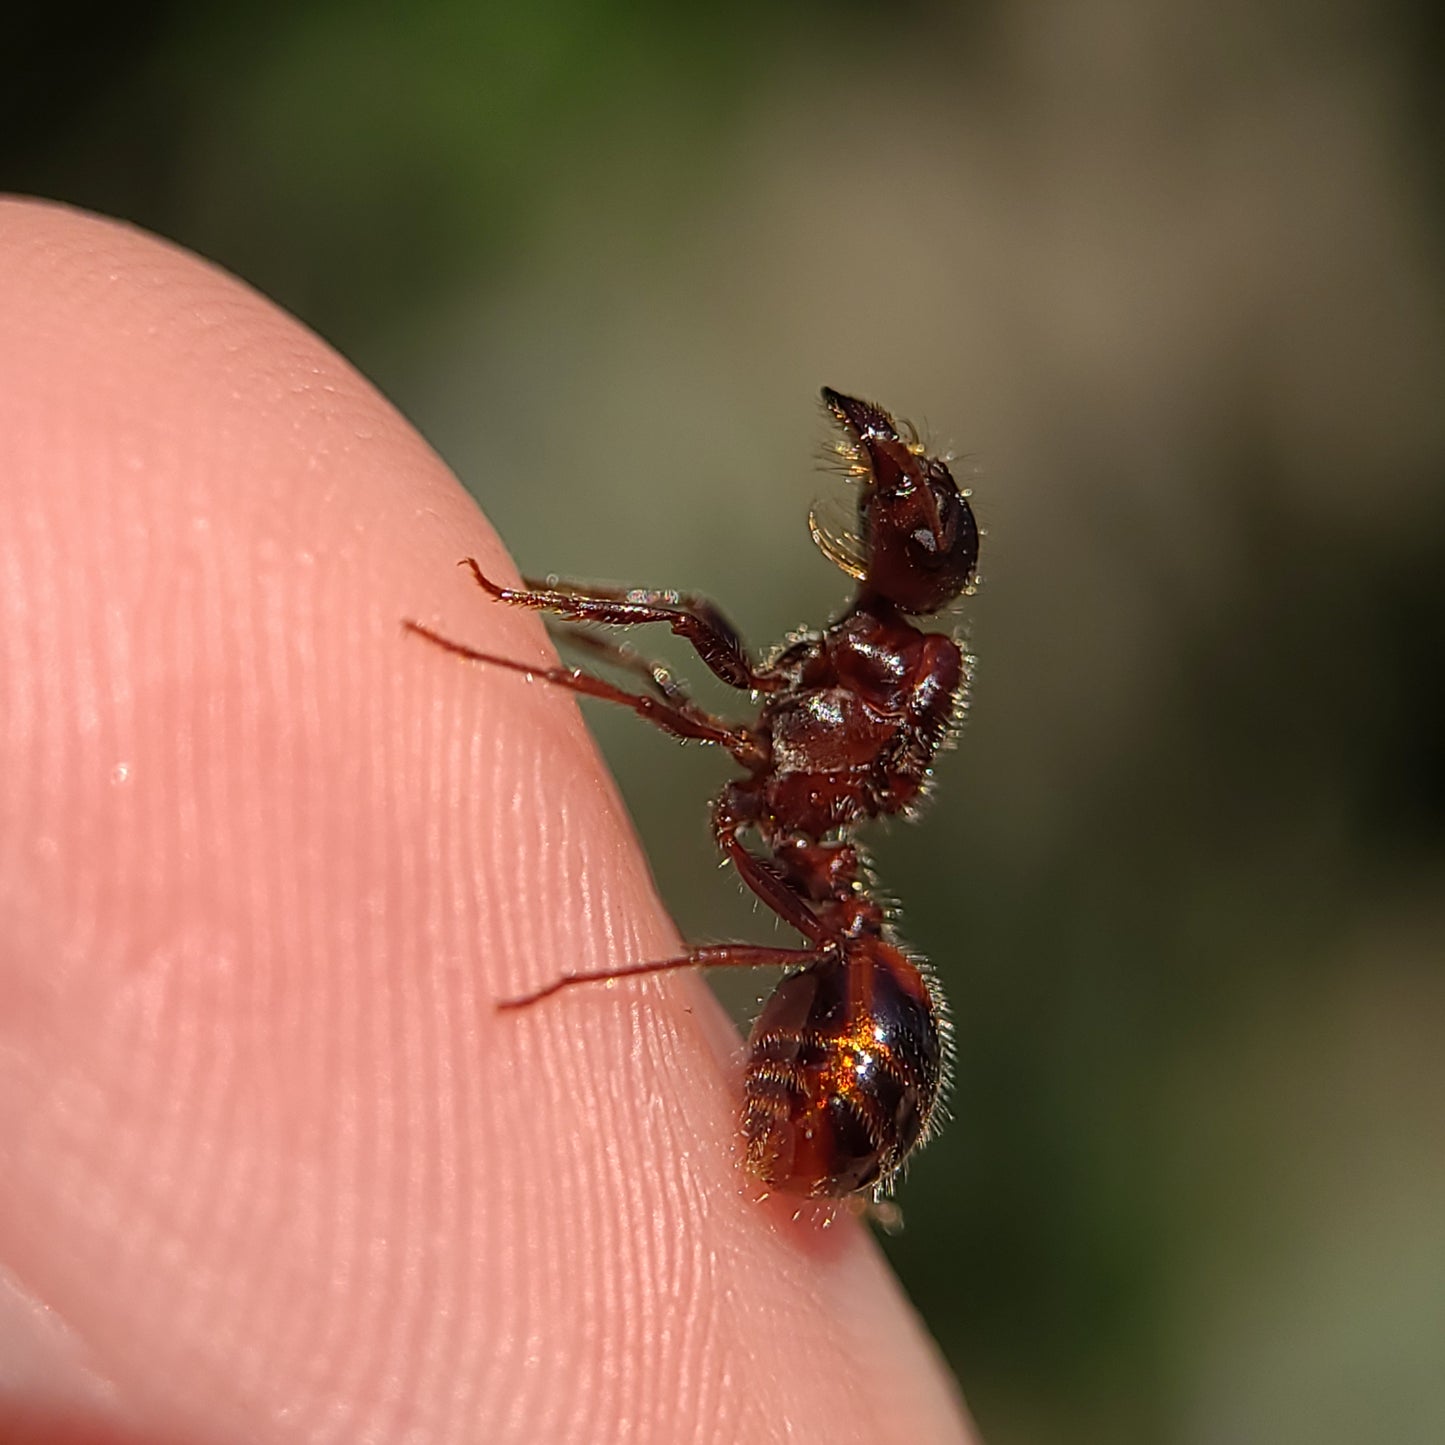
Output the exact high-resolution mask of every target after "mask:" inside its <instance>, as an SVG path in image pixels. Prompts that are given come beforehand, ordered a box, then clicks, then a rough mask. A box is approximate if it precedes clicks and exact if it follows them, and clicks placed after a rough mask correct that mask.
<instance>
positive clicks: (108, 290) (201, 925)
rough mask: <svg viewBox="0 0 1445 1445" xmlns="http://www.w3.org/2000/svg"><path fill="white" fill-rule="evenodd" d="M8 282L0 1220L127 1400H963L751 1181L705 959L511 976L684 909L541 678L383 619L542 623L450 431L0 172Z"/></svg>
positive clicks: (738, 1433) (463, 1405)
mask: <svg viewBox="0 0 1445 1445" xmlns="http://www.w3.org/2000/svg"><path fill="white" fill-rule="evenodd" d="M0 311H3V313H4V314H5V316H6V318H7V326H8V328H9V334H10V336H11V338H12V341H13V344H12V345H9V346H7V348H5V349H4V350H3V351H0V452H3V456H4V462H5V465H6V467H7V470H8V474H9V477H10V484H9V486H8V487H7V489H6V491H5V493H4V502H3V504H0V505H3V506H4V507H5V509H6V514H7V515H6V522H7V525H6V526H4V527H3V528H0V574H3V575H4V577H5V578H6V585H5V587H4V588H3V589H0V669H3V670H0V675H3V676H5V677H6V679H7V683H8V685H9V687H10V704H9V707H8V710H7V712H6V713H5V714H4V716H3V717H0V748H3V750H4V758H3V765H4V767H5V768H6V775H7V777H9V778H11V779H12V780H14V782H13V786H12V790H11V796H10V798H9V799H8V800H7V804H8V805H7V809H6V810H5V816H4V818H3V819H0V857H3V858H4V859H5V860H6V864H5V882H6V885H7V886H6V887H5V889H4V891H3V896H0V938H3V939H4V940H5V943H4V946H3V952H0V989H4V991H5V996H6V998H7V1000H8V1001H9V1002H10V1003H11V1004H13V1006H12V1007H7V1008H5V1009H0V1038H3V1042H4V1045H5V1047H4V1048H3V1049H0V1138H3V1139H4V1140H5V1141H7V1143H6V1148H7V1151H8V1158H9V1160H10V1161H11V1167H10V1173H9V1187H8V1188H7V1190H6V1191H5V1192H4V1193H3V1195H0V1249H3V1250H4V1252H5V1256H6V1258H7V1259H8V1260H10V1261H12V1262H13V1264H14V1266H15V1267H16V1268H17V1270H19V1271H20V1272H21V1274H22V1276H23V1278H24V1281H25V1284H26V1288H27V1289H28V1290H30V1291H31V1292H32V1293H33V1294H34V1296H35V1297H36V1298H39V1299H43V1300H44V1301H45V1302H46V1307H47V1308H48V1309H51V1310H53V1311H55V1312H56V1313H57V1315H58V1316H59V1317H62V1318H65V1319H68V1320H71V1321H73V1322H74V1323H75V1326H76V1328H77V1329H78V1330H79V1331H81V1332H82V1334H83V1336H84V1338H85V1340H86V1342H87V1348H88V1351H89V1352H90V1365H91V1366H93V1367H94V1368H98V1369H99V1370H101V1372H102V1373H103V1374H104V1375H105V1377H106V1378H107V1379H108V1380H109V1381H111V1382H112V1385H113V1387H114V1389H115V1391H116V1392H117V1395H118V1397H119V1398H121V1399H122V1400H123V1401H124V1402H125V1405H126V1408H127V1410H128V1411H130V1412H140V1415H141V1417H142V1418H145V1419H146V1420H148V1421H149V1422H151V1424H152V1426H153V1428H154V1431H155V1432H156V1433H157V1434H161V1435H163V1434H164V1433H165V1432H166V1431H172V1432H174V1431H179V1432H180V1433H181V1435H182V1437H184V1434H185V1432H186V1431H187V1430H198V1429H200V1428H202V1427H209V1426H210V1425H212V1424H214V1423H215V1422H217V1421H221V1422H223V1423H224V1426H225V1428H226V1429H227V1430H229V1431H230V1434H231V1436H232V1437H233V1438H246V1439H254V1440H263V1439H269V1438H279V1437H281V1436H283V1435H284V1436H285V1437H286V1438H306V1437H307V1436H308V1434H317V1433H320V1432H321V1431H322V1430H323V1428H329V1429H331V1430H332V1431H333V1433H335V1431H336V1430H340V1431H341V1432H342V1433H344V1434H350V1435H351V1436H353V1437H354V1438H361V1437H363V1436H366V1435H373V1436H375V1437H376V1438H401V1437H402V1436H403V1435H406V1434H410V1435H411V1436H412V1437H413V1438H417V1439H427V1440H437V1441H443V1440H453V1439H455V1440H459V1441H460V1440H469V1439H475V1438H477V1436H478V1433H479V1432H482V1433H485V1435H486V1438H489V1439H496V1440H506V1439H518V1440H521V1439H555V1440H559V1441H560V1440H569V1439H575V1440H589V1439H595V1438H598V1433H599V1432H601V1434H602V1435H603V1436H604V1437H605V1436H606V1433H607V1431H608V1430H609V1429H611V1428H612V1425H613V1424H614V1423H615V1424H617V1425H618V1427H619V1428H620V1427H621V1425H622V1424H623V1423H624V1422H631V1423H630V1425H629V1428H633V1430H634V1435H635V1438H638V1439H653V1440H658V1441H664V1440H666V1441H671V1440H676V1439H678V1438H680V1437H679V1435H678V1433H677V1431H678V1422H679V1421H685V1422H687V1423H688V1424H689V1425H691V1424H692V1423H693V1422H697V1430H696V1431H695V1432H694V1433H695V1434H696V1437H697V1438H699V1439H717V1440H731V1439H742V1438H747V1439H758V1440H767V1439H781V1438H787V1436H788V1434H789V1432H791V1433H792V1434H794V1435H796V1434H803V1435H804V1436H809V1435H819V1434H821V1435H825V1436H827V1437H828V1438H835V1439H839V1440H846V1439H852V1438H857V1439H864V1438H867V1439H873V1440H880V1439H888V1438H897V1439H940V1440H943V1439H953V1438H962V1435H961V1431H962V1429H963V1427H962V1425H961V1424H960V1423H959V1419H960V1417H959V1415H958V1413H957V1406H956V1402H955V1400H954V1397H953V1394H952V1390H951V1386H950V1384H949V1383H948V1381H947V1377H946V1374H944V1373H943V1372H942V1371H941V1369H940V1368H939V1366H938V1364H937V1361H936V1358H935V1357H934V1356H933V1355H932V1353H931V1352H930V1350H929V1348H928V1346H927V1343H926V1339H925V1337H924V1336H923V1335H922V1333H921V1331H920V1330H919V1328H918V1326H917V1324H916V1321H914V1320H913V1318H912V1316H911V1313H910V1312H909V1310H908V1308H907V1306H906V1304H905V1303H904V1302H902V1301H901V1299H900V1297H899V1296H898V1295H897V1292H896V1288H895V1287H894V1286H893V1285H892V1283H891V1281H890V1279H889V1277H888V1276H887V1273H886V1271H885V1270H884V1269H883V1268H882V1266H881V1264H880V1262H879V1260H878V1257H877V1255H876V1253H875V1252H874V1251H873V1249H872V1247H871V1245H870V1244H869V1242H868V1241H867V1240H866V1238H865V1237H864V1236H863V1235H862V1234H861V1232H860V1231H858V1230H857V1229H856V1228H855V1227H853V1226H851V1225H848V1224H846V1223H845V1224H843V1225H841V1226H840V1228H839V1230H838V1232H837V1234H836V1236H834V1237H835V1238H836V1239H837V1241H838V1242H837V1243H836V1244H830V1245H829V1246H828V1248H826V1249H822V1250H819V1249H810V1248H807V1247H800V1244H801V1243H805V1241H800V1238H799V1232H798V1229H797V1227H796V1226H792V1225H790V1223H789V1220H788V1218H787V1212H786V1211H779V1210H777V1209H774V1210H772V1211H769V1210H766V1209H763V1210H760V1209H758V1208H757V1207H756V1206H755V1203H754V1196H755V1193H756V1191H755V1190H751V1189H750V1188H749V1187H748V1185H747V1182H746V1180H745V1178H744V1177H743V1175H742V1174H741V1172H740V1170H739V1163H738V1161H739V1154H740V1151H739V1148H738V1141H737V1137H736V1135H737V1126H736V1118H735V1101H736V1085H737V1055H736V1045H735V1039H733V1037H732V1036H731V1034H730V1033H729V1032H728V1031H727V1030H726V1027H725V1025H724V1024H723V1023H722V1022H721V1020H720V1016H719V1014H718V1012H717V1010H716V1008H715V1006H714V1005H713V1004H712V1003H711V1000H710V998H709V997H708V996H707V995H706V993H705V991H704V990H703V989H702V987H701V985H700V984H699V983H698V982H697V981H696V980H694V979H691V978H669V979H667V980H665V981H658V980H652V981H648V982H633V983H626V984H618V985H616V986H615V987H609V986H605V985H604V986H598V987H596V988H587V989H573V990H568V991H566V993H565V994H562V995H559V996H557V997H556V998H553V999H549V1000H546V1001H545V1002H543V1003H539V1004H538V1005H536V1006H535V1007H532V1008H528V1009H523V1010H519V1011H516V1012H515V1013H510V1014H499V1013H498V1012H497V1009H496V1006H495V1005H496V1003H497V1001H498V1000H499V999H501V998H504V997H506V996H508V995H509V994H515V993H518V992H524V991H526V989H528V988H535V987H537V986H539V985H541V984H543V983H545V982H546V980H547V979H548V978H549V977H552V976H554V975H555V974H556V973H557V972H559V971H563V970H566V969H573V970H575V969H598V968H606V967H608V966H609V965H611V966H616V965H617V964H620V963H624V962H636V961H644V960H647V959H651V958H657V957H660V956H668V955H670V954H671V953H673V952H675V951H676V950H677V949H678V948H679V946H680V945H679V942H678V940H677V938H676V936H675V934H674V932H673V930H672V928H671V926H670V924H669V923H668V921H667V919H666V917H665V915H664V914H663V912H662V910H661V909H660V907H659V906H658V903H657V900H656V897H655V894H654V891H653V888H652V884H651V879H650V875H649V873H648V869H647V866H646V863H645V860H644V859H643V858H642V856H641V854H640V852H639V850H638V849H637V847H636V844H635V840H634V839H633V836H632V832H631V828H630V825H629V824H628V822H627V820H626V816H625V813H624V812H623V811H622V809H621V807H620V804H619V802H618V799H617V796H616V793H615V790H614V788H613V786H612V784H611V781H610V779H609V778H608V776H607V774H606V772H605V769H603V768H602V766H601V764H600V762H599V760H598V758H597V755H596V753H595V750H594V749H593V747H592V744H591V742H590V740H589V738H588V737H587V734H586V732H585V729H584V728H583V727H582V724H581V721H580V718H579V715H578V713H577V709H576V707H575V705H574V703H573V701H572V700H571V699H570V698H569V697H566V696H564V695H561V694H559V692H558V691H557V690H556V689H549V688H547V687H546V686H545V685H543V684H540V683H538V682H537V681H535V680H534V681H532V682H530V683H529V682H528V681H527V679H526V678H525V677H522V676H520V675H516V674H506V675H500V674H498V673H497V672H495V671H491V670H488V669H487V668H486V667H484V666H481V665H477V664H468V663H466V662H465V661H463V660H461V659H459V658H457V657H456V656H453V655H448V654H447V653H446V652H444V651H442V650H441V649H440V648H437V647H436V646H434V645H430V644H428V642H427V641H426V639H424V638H423V637H420V636H418V635H416V633H415V632H413V631H409V630H408V629H407V628H406V626H405V622H406V620H408V619H410V620H411V621H413V622H415V623H418V624H420V625H421V626H423V627H425V628H429V629H432V630H434V631H435V632H437V633H439V634H441V635H445V636H447V637H453V638H456V639H458V640H461V641H464V642H465V643H467V644H468V645H470V646H473V647H476V648H480V649H485V650H489V651H496V652H503V653H506V654H507V655H509V656H514V657H517V658H518V659H521V660H527V659H530V658H536V659H539V660H540V659H544V658H547V657H548V656H549V653H548V644H547V643H546V641H545V637H544V634H543V632H542V630H541V629H540V627H539V625H538V623H537V621H536V619H535V618H532V617H528V616H524V615H522V614H519V613H517V612H515V611H514V610H512V609H510V608H508V607H506V606H505V605H503V604H501V603H499V602H496V601H495V600H493V599H492V598H490V597H488V596H486V595H485V594H484V592H483V590H482V589H481V588H479V587H478V586H477V585H476V583H475V581H474V580H473V579H472V578H471V577H470V576H469V575H468V574H467V572H466V571H465V570H459V568H458V566H457V565H456V564H457V563H458V562H459V561H461V559H464V558H466V557H469V556H474V557H476V558H477V559H478V560H479V562H480V564H481V566H482V568H483V570H484V572H485V573H486V575H488V576H511V575H512V573H511V571H510V566H509V564H508V563H507V562H506V559H505V555H504V553H503V552H502V550H501V547H500V544H499V543H498V542H497V539H496V538H495V537H494V536H493V535H492V534H491V533H490V531H489V530H488V529H487V527H486V524H485V522H484V521H482V520H481V518H480V516H479V514H478V513H477V511H476V509H475V507H474V505H473V504H472V503H471V502H470V500H469V499H468V498H467V497H466V495H465V494H464V493H463V492H462V490H461V489H460V488H459V487H458V486H457V484H456V483H455V481H454V480H453V479H452V478H451V477H450V475H449V474H448V473H447V471H446V469H445V467H444V466H443V465H442V464H441V462H440V461H439V460H438V459H437V458H436V457H435V456H434V455H433V454H432V453H431V451H430V450H429V449H428V448H427V447H426V446H425V444H424V443H423V442H421V440H420V439H419V438H418V437H417V436H416V435H415V433H414V432H413V431H412V429H411V428H410V427H409V426H408V425H407V424H406V423H405V421H404V420H403V419H402V418H401V417H399V416H398V415H397V413H396V412H395V411H394V410H393V409H392V408H391V407H390V406H389V405H388V404H387V403H386V402H385V400H384V399H383V398H382V397H380V396H379V395H378V393H377V392H376V391H375V389H374V388H372V387H371V386H370V385H369V383H367V382H366V381H365V380H364V379H363V378H362V377H360V376H359V375H358V374H357V373H356V372H355V371H354V370H353V369H352V368H351V367H350V366H348V365H347V364H346V363H345V362H344V361H343V360H341V359H340V358H339V357H337V356H336V355H335V354H334V353H333V352H331V351H330V350H329V348H327V347H326V346H325V345H324V344H323V343H321V342H320V341H318V340H317V339H316V338H315V337H314V336H312V335H311V334H310V333H308V332H306V331H305V329H304V328H302V327H301V326H300V325H299V324H298V323H296V322H295V321H294V320H293V319H291V318H289V317H287V316H285V315H284V314H283V313H281V312H279V311H278V310H276V309H275V308H274V307H272V306H271V305H270V304H269V303H267V302H266V301H265V300H264V299H263V298H261V297H259V296H257V295H256V294H255V293H253V292H251V291H250V290H249V289H247V288H246V287H244V286H243V285H241V284H240V283H239V282H236V281H235V280H234V279H233V278H230V277H228V276H226V275H224V274H223V273H221V272H219V271H217V270H215V268H213V267H210V266H207V265H206V264H205V263H203V262H200V261H197V260H196V259H195V258H194V257H190V256H188V255H186V254H185V253H183V252H179V251H177V250H175V249H174V248H171V247H168V246H165V245H164V244H163V243H159V242H156V241H155V240H153V239H151V238H148V237H144V236H142V235H140V234H139V233H137V232H134V231H132V230H130V229H128V228H125V227H122V226H117V225H115V224H114V223H110V222H104V221H99V220H97V219H95V218H92V217H85V216H80V215H78V214H76V213H74V212H68V211H64V210H61V209H59V208H53V207H40V206H33V205H28V204H21V203H4V204H3V205H0ZM56 1368H57V1369H61V1368H63V1367H61V1366H57V1367H56ZM900 1397H902V1398H900ZM278 1421H284V1422H285V1429H284V1430H280V1429H278V1426H277V1422H278ZM328 1422H329V1423H328ZM338 1422H339V1423H338ZM910 1430H912V1431H914V1433H911V1434H910V1433H907V1432H908V1431H910ZM919 1432H922V1433H919Z"/></svg>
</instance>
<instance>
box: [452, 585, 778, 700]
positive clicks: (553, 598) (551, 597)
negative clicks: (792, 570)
mask: <svg viewBox="0 0 1445 1445" xmlns="http://www.w3.org/2000/svg"><path fill="white" fill-rule="evenodd" d="M458 565H459V566H462V567H467V568H470V569H471V573H472V576H473V577H474V578H475V579H476V583H477V586H478V587H480V588H481V589H482V591H484V592H486V593H487V594H488V595H489V596H491V597H495V598H496V599H497V601H499V602H507V603H510V604H511V605H512V606H513V607H529V608H531V609H532V610H533V611H535V612H553V613H556V615H557V616H558V617H565V618H567V619H568V621H570V622H601V623H604V624H605V625H607V626H609V627H635V626H639V625H640V624H642V623H647V622H665V623H666V624H667V625H668V626H669V627H670V628H671V629H672V630H673V632H675V633H676V634H677V635H678V636H679V637H681V638H683V639H684V640H685V641H687V642H688V643H690V644H691V645H692V648H693V650H694V651H695V652H696V653H697V655H698V656H699V657H700V658H702V660H703V662H704V663H706V664H707V666H708V668H709V669H710V670H711V671H712V672H713V674H714V675H715V676H717V677H719V678H720V679H721V680H722V681H723V682H725V683H727V684H728V686H729V687H736V688H739V689H741V690H742V691H744V692H769V691H772V690H773V689H774V688H776V687H777V686H778V683H777V681H776V679H774V678H771V677H769V676H768V675H767V674H766V673H762V672H759V671H758V669H757V668H755V667H754V666H753V663H752V659H751V658H750V657H749V656H748V653H747V649H746V648H745V647H744V646H743V641H742V638H741V637H739V636H738V632H737V629H736V628H735V627H734V626H733V625H732V623H731V622H729V621H728V620H727V618H726V617H724V616H723V615H722V613H721V612H720V611H719V610H718V609H717V607H716V606H715V605H714V604H713V603H711V602H709V601H708V600H707V599H706V598H704V597H694V596H690V595H687V594H684V593H679V592H663V591H658V590H654V589H648V588H641V587H638V588H622V587H596V588H592V589H591V590H588V591H583V590H582V589H580V588H573V587H570V586H569V585H568V584H566V583H561V584H545V585H537V584H535V583H534V582H532V581H530V580H529V581H527V583H526V585H525V586H523V587H503V586H502V585H501V584H500V583H497V582H493V581H492V580H491V578H490V577H488V576H487V575H486V574H485V573H484V572H483V571H482V569H481V568H480V567H479V566H478V565H477V562H476V559H475V558H474V557H466V558H463V559H462V561H461V562H460V563H459V564H458Z"/></svg>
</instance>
